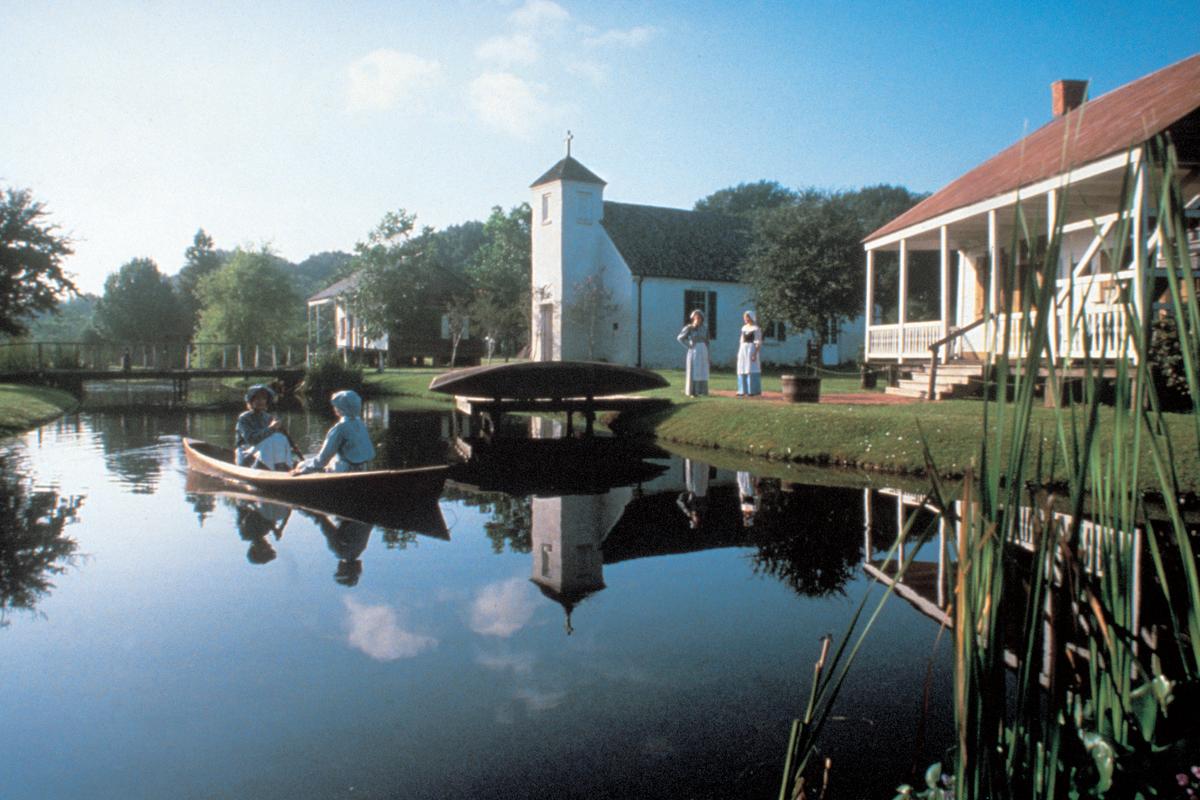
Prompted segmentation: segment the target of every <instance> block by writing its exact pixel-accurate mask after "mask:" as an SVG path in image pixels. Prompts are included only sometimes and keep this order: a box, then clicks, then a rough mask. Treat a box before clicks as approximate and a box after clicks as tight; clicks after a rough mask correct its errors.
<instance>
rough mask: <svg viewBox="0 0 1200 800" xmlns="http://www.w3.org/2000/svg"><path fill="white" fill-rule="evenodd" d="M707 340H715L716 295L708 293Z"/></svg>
mask: <svg viewBox="0 0 1200 800" xmlns="http://www.w3.org/2000/svg"><path fill="white" fill-rule="evenodd" d="M708 338H709V339H715V338H717V293H716V292H709V293H708Z"/></svg>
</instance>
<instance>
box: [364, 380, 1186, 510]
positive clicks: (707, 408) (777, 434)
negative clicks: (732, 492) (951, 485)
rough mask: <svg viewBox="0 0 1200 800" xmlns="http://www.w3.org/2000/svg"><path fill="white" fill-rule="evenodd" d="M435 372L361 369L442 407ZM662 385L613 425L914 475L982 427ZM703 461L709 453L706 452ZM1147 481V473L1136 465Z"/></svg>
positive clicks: (1175, 432) (953, 473) (1104, 433)
mask: <svg viewBox="0 0 1200 800" xmlns="http://www.w3.org/2000/svg"><path fill="white" fill-rule="evenodd" d="M443 371H444V370H440V369H434V368H413V369H393V370H387V371H385V372H383V373H368V374H367V376H366V377H367V383H368V384H369V385H371V386H373V387H376V388H377V389H378V391H380V392H381V393H383V394H389V395H399V396H402V397H406V398H410V399H412V400H413V401H414V402H417V403H419V404H420V405H421V406H422V407H438V406H441V407H444V406H445V405H447V404H448V403H449V402H450V398H449V397H448V396H447V395H442V394H437V393H435V392H430V391H429V389H428V387H429V381H430V380H432V379H433V378H434V376H436V375H439V374H441V372H443ZM658 372H659V373H660V374H661V375H662V376H663V377H665V378H666V379H667V380H668V381H669V382H670V386H668V387H666V388H663V389H656V390H654V391H651V392H646V393H645V394H646V395H647V396H651V397H667V398H670V399H671V400H673V401H674V405H673V406H672V407H671V408H669V409H666V410H663V411H660V412H658V413H655V414H650V415H647V416H644V417H635V418H630V417H626V418H625V419H620V420H617V421H616V422H615V423H614V424H615V426H616V427H617V428H618V429H619V430H622V431H628V432H633V433H637V434H641V435H647V436H654V437H656V438H658V439H660V440H662V441H663V442H665V443H671V444H673V445H678V446H686V447H690V448H703V449H706V450H720V451H724V453H723V454H724V455H725V456H727V457H726V458H725V459H724V460H729V458H728V456H731V455H733V454H741V455H752V456H758V457H762V458H766V459H771V460H774V461H780V462H790V463H804V464H821V465H829V466H841V467H850V468H855V469H859V470H863V469H865V470H880V471H884V472H888V473H899V474H911V475H917V474H921V473H923V472H924V471H925V456H924V450H923V448H922V445H921V436H922V433H923V434H924V435H925V436H926V437H927V439H928V443H929V446H930V449H931V451H932V452H934V453H936V454H937V466H938V470H939V472H941V473H942V475H943V476H945V477H959V476H961V475H962V474H963V472H964V470H965V469H966V468H967V467H968V466H969V465H970V464H971V461H972V459H977V458H978V455H979V441H980V437H981V436H982V435H983V409H984V404H983V403H982V402H980V401H978V400H944V401H942V402H939V403H911V404H905V405H894V406H883V405H880V406H866V405H840V404H839V405H832V404H816V405H814V404H807V403H804V404H795V405H787V404H779V403H767V402H762V401H756V400H743V399H739V398H736V397H703V398H692V397H685V396H684V395H683V371H682V370H658ZM736 381H737V376H736V375H734V374H733V373H728V372H717V373H713V375H712V378H711V380H710V382H709V385H710V388H712V389H714V390H723V389H724V390H730V391H732V390H733V389H734V387H735V385H736ZM764 384H765V385H764V389H767V390H777V389H778V377H777V376H771V375H768V376H766V377H765V379H764ZM858 391H862V390H861V389H859V382H858V377H857V376H847V377H844V378H824V379H823V380H822V381H821V392H822V393H823V394H831V393H841V392H858ZM1111 412H1112V409H1111V408H1108V409H1103V408H1102V409H1101V412H1100V427H1099V436H1100V440H1101V442H1102V443H1103V445H1104V446H1108V445H1109V444H1111V442H1112V436H1113V431H1112V413H1111ZM1032 417H1033V418H1032V429H1033V430H1034V431H1040V434H1041V435H1040V437H1037V436H1035V439H1036V438H1040V441H1041V446H1042V457H1043V460H1044V463H1046V464H1049V463H1050V462H1051V460H1052V459H1056V460H1057V463H1060V464H1061V462H1062V458H1061V453H1056V451H1055V444H1054V443H1055V433H1056V427H1055V426H1056V418H1055V414H1054V410H1053V409H1045V408H1041V407H1037V408H1034V409H1032ZM1164 420H1165V424H1166V426H1167V430H1168V432H1169V434H1170V436H1171V438H1172V439H1173V440H1176V441H1179V442H1181V443H1185V444H1182V445H1181V446H1180V447H1179V448H1178V449H1177V451H1176V452H1175V458H1176V463H1177V465H1178V467H1179V474H1180V475H1181V476H1183V484H1184V485H1183V486H1182V487H1181V488H1182V489H1184V490H1185V491H1191V492H1200V454H1198V453H1197V451H1196V449H1195V448H1193V447H1190V446H1188V445H1187V444H1186V443H1187V442H1188V441H1189V436H1188V434H1189V432H1190V431H1191V427H1192V421H1191V418H1190V415H1186V414H1165V415H1164ZM705 457H706V458H708V459H709V460H712V459H713V458H716V457H717V456H716V455H715V454H710V455H709V456H705ZM1143 479H1144V484H1145V487H1146V488H1153V487H1154V484H1155V481H1154V477H1153V475H1152V474H1150V472H1149V471H1146V472H1145V473H1143Z"/></svg>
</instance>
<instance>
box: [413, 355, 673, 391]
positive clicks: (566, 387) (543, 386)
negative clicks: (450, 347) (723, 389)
mask: <svg viewBox="0 0 1200 800" xmlns="http://www.w3.org/2000/svg"><path fill="white" fill-rule="evenodd" d="M666 385H667V381H666V379H665V378H663V377H662V376H661V375H659V374H658V373H656V372H651V371H650V370H646V369H638V368H637V367H624V366H620V365H618V364H602V363H598V362H594V361H529V362H524V363H514V364H491V365H487V366H482V367H468V368H467V369H456V370H454V371H452V372H446V373H443V374H441V375H438V376H437V377H436V378H434V379H433V381H431V382H430V384H429V389H430V391H434V392H443V393H445V394H453V395H458V396H459V397H487V398H494V399H499V400H536V399H543V398H544V399H561V398H564V397H609V396H612V395H618V394H627V393H629V392H642V391H645V390H647V389H659V388H662V387H663V386H666Z"/></svg>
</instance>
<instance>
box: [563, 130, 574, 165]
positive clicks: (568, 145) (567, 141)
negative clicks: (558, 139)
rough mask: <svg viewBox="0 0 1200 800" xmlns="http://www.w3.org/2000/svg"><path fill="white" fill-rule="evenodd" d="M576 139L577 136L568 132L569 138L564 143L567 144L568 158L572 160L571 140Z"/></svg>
mask: <svg viewBox="0 0 1200 800" xmlns="http://www.w3.org/2000/svg"><path fill="white" fill-rule="evenodd" d="M574 138H575V134H573V133H571V132H570V131H567V138H566V139H564V141H565V142H566V143H567V157H568V158H570V156H571V140H572V139H574Z"/></svg>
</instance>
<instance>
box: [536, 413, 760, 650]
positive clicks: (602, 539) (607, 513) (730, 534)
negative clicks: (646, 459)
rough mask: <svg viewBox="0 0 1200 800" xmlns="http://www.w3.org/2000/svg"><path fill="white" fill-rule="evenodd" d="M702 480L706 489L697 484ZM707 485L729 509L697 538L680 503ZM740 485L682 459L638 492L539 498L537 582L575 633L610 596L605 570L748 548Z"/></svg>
mask: <svg viewBox="0 0 1200 800" xmlns="http://www.w3.org/2000/svg"><path fill="white" fill-rule="evenodd" d="M545 433H546V434H550V435H552V434H553V431H549V430H548V431H545ZM710 472H711V473H712V476H711V480H710ZM701 475H702V476H703V480H702V481H700V480H699V479H698V478H697V476H701ZM700 483H703V485H704V491H705V493H707V491H708V489H709V485H710V484H711V486H712V489H713V490H714V491H715V492H716V493H717V497H718V500H719V501H723V502H719V506H718V508H715V509H714V510H713V512H712V513H710V514H709V515H707V516H706V518H705V520H704V522H705V524H704V526H703V530H701V531H697V530H694V529H692V528H691V526H690V525H689V520H688V517H687V516H686V515H685V514H682V513H680V511H679V509H678V508H677V500H676V498H677V497H678V496H679V495H680V494H681V493H686V492H689V491H691V492H694V491H695V490H697V489H698V484H700ZM735 485H736V482H735V480H734V476H733V473H730V472H727V471H719V472H718V471H717V470H713V469H712V468H711V467H709V465H707V464H703V463H701V462H694V461H687V462H686V463H684V462H683V461H680V460H678V459H676V460H674V461H673V463H672V464H671V466H670V468H669V469H667V471H665V472H663V473H662V474H661V475H659V476H658V477H655V478H654V479H653V480H650V481H647V482H645V483H641V484H638V485H637V486H636V487H634V486H623V487H618V488H615V489H611V490H610V491H608V492H605V493H603V494H588V495H566V496H562V497H536V496H535V497H534V498H533V500H532V517H533V522H532V531H531V537H530V538H531V545H532V547H531V553H532V562H533V564H532V570H531V576H530V580H531V581H533V583H535V584H537V586H538V588H539V589H541V591H542V594H544V595H545V596H546V597H548V598H550V599H551V600H554V601H555V602H557V603H558V604H560V605H561V606H562V607H563V609H564V610H565V612H566V627H567V632H568V633H570V632H571V631H572V630H573V628H572V624H571V613H572V612H573V611H574V609H575V607H576V606H577V605H579V603H581V602H582V601H583V600H584V599H586V598H587V597H589V596H591V595H593V594H595V593H596V592H599V591H600V590H602V589H604V586H605V584H604V565H605V563H609V564H613V563H617V562H620V561H626V560H629V559H633V558H644V557H647V556H654V555H667V554H677V553H684V552H695V551H700V550H707V549H710V548H713V547H730V546H737V545H739V544H743V542H742V539H743V538H744V534H743V532H742V526H741V524H740V516H739V511H738V495H737V493H736V491H735V490H734V489H733V487H734V486H735Z"/></svg>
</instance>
